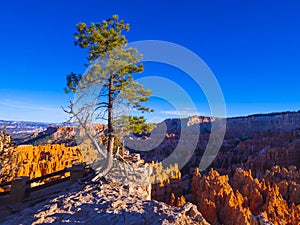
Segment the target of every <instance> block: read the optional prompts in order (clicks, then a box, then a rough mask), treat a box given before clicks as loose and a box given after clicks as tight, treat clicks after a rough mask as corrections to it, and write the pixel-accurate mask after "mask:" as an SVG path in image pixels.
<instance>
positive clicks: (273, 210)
mask: <svg viewBox="0 0 300 225" xmlns="http://www.w3.org/2000/svg"><path fill="white" fill-rule="evenodd" d="M275 171H278V172H275ZM273 173H278V174H277V175H276V176H273V175H272V174H273ZM288 176H290V177H291V179H290V181H286V180H285V179H286V178H287V177H288ZM298 179H299V171H296V169H295V167H292V168H289V170H287V169H280V168H279V167H274V168H272V170H271V171H268V172H267V173H266V174H265V175H264V179H262V181H261V182H260V181H259V180H258V179H254V178H253V177H252V174H251V171H244V170H242V169H241V168H237V169H236V171H235V174H234V176H233V178H232V180H231V181H230V182H229V178H228V176H226V175H223V176H221V175H220V174H219V173H218V172H217V171H215V170H213V169H212V170H211V171H210V172H209V173H208V174H207V175H202V174H200V173H199V171H196V172H195V174H194V176H193V179H192V194H191V198H190V200H191V202H193V203H194V204H196V205H197V206H198V209H199V211H200V212H201V213H202V214H203V216H204V218H205V219H206V220H207V221H208V222H209V223H211V224H215V225H218V224H249V225H250V224H262V223H263V221H264V223H263V224H278V225H281V224H299V223H300V219H299V218H300V205H299V203H298V202H297V201H298V200H299V199H298V198H297V197H296V196H299V192H298V189H299V186H298V185H299V180H298ZM293 180H298V181H293ZM230 183H231V184H230ZM287 186H288V187H287ZM287 189H288V190H291V192H292V193H289V192H288V191H287ZM285 191H287V193H288V194H287V193H286V192H285ZM281 193H283V194H284V195H285V197H283V195H282V194H281ZM287 196H293V200H292V199H291V197H287Z"/></svg>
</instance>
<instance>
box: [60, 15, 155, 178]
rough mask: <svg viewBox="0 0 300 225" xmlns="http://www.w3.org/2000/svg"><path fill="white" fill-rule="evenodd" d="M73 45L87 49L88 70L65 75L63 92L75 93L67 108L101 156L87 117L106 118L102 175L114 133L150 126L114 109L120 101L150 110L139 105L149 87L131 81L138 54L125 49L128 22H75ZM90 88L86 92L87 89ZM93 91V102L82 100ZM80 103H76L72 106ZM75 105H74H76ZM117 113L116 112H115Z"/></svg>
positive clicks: (138, 65)
mask: <svg viewBox="0 0 300 225" xmlns="http://www.w3.org/2000/svg"><path fill="white" fill-rule="evenodd" d="M76 28H77V33H75V38H76V41H75V45H76V46H79V47H80V48H84V49H88V56H87V59H88V63H86V66H88V70H87V72H86V73H85V74H84V75H81V74H75V73H71V74H70V75H68V76H67V88H66V89H65V91H66V92H67V93H69V92H73V93H76V95H77V96H79V98H77V100H74V101H73V102H71V105H70V110H69V111H67V112H68V113H70V114H71V117H72V118H73V119H75V121H76V122H78V123H79V124H80V125H81V126H82V127H83V128H84V130H85V132H86V135H87V136H88V138H89V139H90V140H91V142H92V143H93V145H94V147H95V148H96V149H97V150H98V152H99V154H101V155H102V156H103V152H102V149H101V147H100V146H99V143H97V141H96V139H95V136H94V135H93V134H92V132H91V131H90V129H89V124H88V123H89V122H90V123H91V121H92V120H91V117H92V116H95V115H97V118H101V119H103V120H106V121H107V145H106V150H107V153H106V158H107V163H106V166H104V168H102V171H101V172H102V174H104V175H105V174H106V173H107V172H108V171H109V169H110V168H111V167H112V162H113V149H114V143H115V138H116V132H118V133H122V134H127V133H128V132H130V131H132V132H136V133H142V132H148V131H150V130H151V128H153V127H152V126H150V125H147V124H146V120H145V118H144V117H142V116H141V117H140V116H132V115H126V114H125V115H124V114H122V113H120V112H119V111H118V107H119V105H120V104H122V105H123V106H125V107H128V108H130V109H135V110H137V111H142V112H152V111H153V110H151V109H150V108H149V107H146V106H145V105H143V103H145V102H147V101H148V99H149V97H150V95H151V90H147V89H145V88H144V87H143V85H141V84H140V83H138V82H136V81H134V78H133V76H132V74H137V73H141V72H142V71H143V64H142V63H140V61H141V59H142V56H141V54H139V52H138V51H137V49H133V48H126V45H127V39H126V38H125V36H124V35H123V32H127V31H129V24H125V22H124V21H123V20H120V19H119V17H118V16H117V15H113V16H112V18H110V19H108V20H104V21H102V23H90V25H87V24H85V23H82V22H81V23H79V24H77V26H76ZM91 89H92V90H93V91H92V92H89V90H91ZM95 90H97V91H98V92H97V94H96V101H95V102H93V103H92V104H91V103H89V104H88V103H86V102H84V101H82V100H83V99H87V98H88V97H87V95H94V94H95ZM78 102H80V106H79V107H78V106H76V104H78ZM76 107H77V108H76ZM119 114H120V115H119Z"/></svg>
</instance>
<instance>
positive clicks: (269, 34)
mask: <svg viewBox="0 0 300 225" xmlns="http://www.w3.org/2000/svg"><path fill="white" fill-rule="evenodd" d="M299 11H300V2H299V1H297V0H289V1H283V0H282V1H276V0H273V1H271V0H266V1H258V0H252V1H240V0H236V1H232V0H226V1H225V0H219V1H216V0H210V1H204V0H190V1H181V0H172V1H164V0H162V1H158V0H157V1H156V0H153V1H133V0H131V1H115V0H111V1H102V0H96V1H89V0H87V1H75V0H72V1H71V0H61V1H58V0H52V1H48V0H45V1H2V2H1V7H0V27H1V35H0V49H1V52H0V77H1V81H0V119H11V120H31V121H48V122H61V121H64V120H65V119H67V115H65V114H64V113H63V111H62V110H61V108H60V107H61V106H66V105H67V104H68V101H69V100H70V99H71V96H68V95H66V94H65V93H64V92H63V88H64V87H65V84H66V75H67V74H69V73H70V72H78V73H82V72H83V71H84V69H85V68H84V66H83V63H84V62H85V57H86V55H85V53H86V51H84V50H82V49H80V48H78V47H75V46H74V45H73V41H74V37H73V33H74V32H75V25H76V24H77V23H78V22H79V21H83V22H87V23H89V22H97V21H102V20H103V19H106V18H108V17H110V16H111V15H112V14H119V15H120V17H121V18H122V19H124V20H125V21H126V22H128V23H130V25H131V30H130V32H129V33H128V34H127V38H128V40H129V41H130V42H131V41H138V40H149V39H151V40H164V41H169V42H174V43H177V44H179V45H182V46H184V47H186V48H188V49H190V50H191V51H193V52H195V53H196V54H197V55H198V56H200V57H201V58H202V59H203V60H204V61H205V62H206V64H207V65H208V66H209V67H210V69H211V70H212V71H213V73H214V75H215V76H216V78H217V80H218V82H219V84H220V86H221V88H222V90H223V94H224V98H225V101H226V107H227V114H228V116H237V115H248V114H252V113H259V112H273V111H286V110H299V109H300V95H299V83H300V76H299V75H300V41H299V40H300V29H299V28H300V14H299ZM144 75H145V76H146V75H160V76H165V77H167V78H169V79H172V80H174V82H176V83H178V84H179V85H180V86H182V87H183V88H184V89H185V90H187V91H188V93H189V94H190V96H191V98H192V100H193V101H194V102H195V104H196V105H197V110H198V111H199V113H203V114H206V115H209V108H208V106H207V103H206V99H205V97H204V95H203V93H201V90H199V89H197V87H196V86H195V84H193V82H192V81H191V80H189V79H188V77H187V76H185V75H184V74H182V72H181V71H179V70H176V69H175V68H171V67H170V66H165V65H160V64H155V65H154V64H153V63H146V65H145V73H144ZM178 99H179V102H180V98H178ZM178 104H182V107H181V109H182V111H188V110H189V109H188V108H187V107H186V106H185V105H184V103H178ZM150 105H151V106H152V107H153V108H154V109H156V113H155V114H154V115H153V117H159V118H161V117H174V116H176V115H172V113H173V111H174V109H173V108H172V107H171V106H170V105H169V104H168V103H165V102H164V100H162V99H157V98H156V99H155V98H153V99H152V100H151V102H150Z"/></svg>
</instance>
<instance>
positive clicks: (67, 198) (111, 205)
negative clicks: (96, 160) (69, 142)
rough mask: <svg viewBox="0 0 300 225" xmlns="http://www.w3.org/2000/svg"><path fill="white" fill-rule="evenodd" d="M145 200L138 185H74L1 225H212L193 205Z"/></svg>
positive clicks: (101, 183) (98, 183) (9, 217)
mask: <svg viewBox="0 0 300 225" xmlns="http://www.w3.org/2000/svg"><path fill="white" fill-rule="evenodd" d="M146 198H147V193H145V191H144V189H143V188H142V187H141V186H139V185H121V184H118V183H114V182H110V183H107V182H103V181H99V182H96V183H92V182H88V183H85V184H75V185H73V186H71V187H70V190H69V191H66V192H62V193H60V194H59V196H56V197H49V199H48V200H46V201H43V202H41V203H39V204H37V205H35V206H33V207H29V208H26V209H23V210H21V211H19V212H17V213H15V214H13V215H10V216H8V217H6V218H5V220H4V221H2V223H1V222H0V223H1V224H3V225H11V224H23V225H26V224H50V223H51V224H78V223H79V224H105V225H106V224H136V225H138V224H178V225H181V224H200V225H207V224H209V223H207V222H206V220H205V219H204V218H203V216H202V215H201V213H200V212H199V211H198V210H197V206H195V205H193V204H191V203H187V204H185V205H184V206H183V207H181V208H176V207H171V206H169V205H167V204H165V203H162V202H157V201H155V200H145V199H146Z"/></svg>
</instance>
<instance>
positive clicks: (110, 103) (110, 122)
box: [102, 77, 115, 176]
mask: <svg viewBox="0 0 300 225" xmlns="http://www.w3.org/2000/svg"><path fill="white" fill-rule="evenodd" d="M108 91H109V93H108V121H107V126H108V132H107V135H108V145H107V164H106V168H104V170H103V172H102V174H103V175H104V176H105V175H106V174H107V173H108V172H109V170H110V169H111V168H112V166H113V150H114V140H115V134H114V129H113V78H112V77H111V78H110V79H109V86H108Z"/></svg>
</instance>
